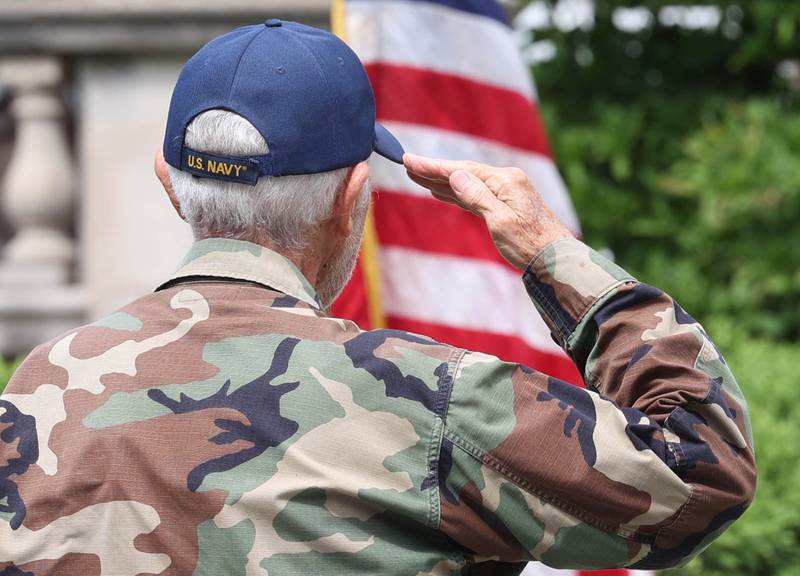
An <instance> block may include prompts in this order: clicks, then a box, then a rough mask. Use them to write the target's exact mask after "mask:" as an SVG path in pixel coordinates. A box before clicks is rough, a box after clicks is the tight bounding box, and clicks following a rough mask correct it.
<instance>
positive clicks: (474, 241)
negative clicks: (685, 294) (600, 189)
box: [332, 0, 633, 576]
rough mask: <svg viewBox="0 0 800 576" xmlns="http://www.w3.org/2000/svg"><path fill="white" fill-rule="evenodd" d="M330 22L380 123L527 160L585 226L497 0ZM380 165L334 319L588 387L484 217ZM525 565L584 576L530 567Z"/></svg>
mask: <svg viewBox="0 0 800 576" xmlns="http://www.w3.org/2000/svg"><path fill="white" fill-rule="evenodd" d="M333 27H334V31H335V32H337V33H339V34H340V35H341V36H343V37H344V38H345V39H346V40H347V41H348V43H349V44H350V46H351V47H352V48H353V49H354V50H355V52H356V53H357V54H358V55H359V57H360V58H361V60H362V62H364V64H365V66H366V68H367V72H368V74H369V76H370V79H371V81H372V85H373V88H374V90H375V96H376V100H377V106H378V108H377V114H378V119H379V120H380V121H381V123H382V124H384V125H385V126H386V127H387V128H389V129H390V130H391V131H392V132H393V133H394V134H395V135H396V136H397V137H398V139H399V140H400V141H401V143H402V144H403V145H404V147H405V148H406V150H408V151H409V152H414V153H415V154H422V155H425V156H433V157H437V158H451V159H469V160H476V161H479V162H485V163H488V164H493V165H497V166H518V167H520V168H523V169H524V170H525V171H526V172H527V173H528V175H529V176H530V178H531V180H532V181H533V182H534V184H535V185H536V187H537V188H538V190H539V192H540V193H541V194H542V195H543V196H544V198H545V199H546V200H547V202H548V204H549V205H550V206H551V207H552V208H553V210H554V211H555V212H556V214H557V215H558V216H559V217H560V218H561V220H562V221H563V222H564V223H565V224H566V225H567V226H568V227H569V228H570V229H571V230H572V231H573V232H574V233H575V234H580V225H579V222H578V218H577V216H576V214H575V210H574V207H573V205H572V202H571V200H570V197H569V194H568V192H567V189H566V187H565V185H564V182H563V180H562V179H561V176H560V175H559V173H558V170H557V168H556V166H555V163H554V161H553V156H552V152H551V149H550V146H549V144H548V140H547V135H546V132H545V129H544V125H543V123H542V119H541V115H540V112H539V107H538V99H537V93H536V87H535V85H534V82H533V78H532V76H531V73H530V70H529V69H528V67H527V66H526V65H525V63H524V62H523V60H522V58H521V55H520V52H519V48H518V46H517V44H516V41H515V38H514V36H513V34H512V30H511V27H510V26H509V22H508V20H507V16H506V13H505V10H504V9H503V8H502V7H501V6H500V5H499V4H498V3H497V2H495V0H424V1H422V0H347V2H344V1H343V0H342V1H341V2H337V1H336V0H334V10H333ZM371 174H372V183H373V185H374V186H375V197H374V203H373V206H372V208H371V214H370V218H369V220H368V229H367V234H366V238H365V247H364V251H363V252H362V256H361V259H360V262H359V268H358V269H357V271H356V273H355V274H354V277H353V281H352V282H351V283H350V284H349V285H348V287H347V289H346V290H345V292H344V293H343V294H342V296H341V297H340V299H339V300H338V301H337V303H336V305H335V306H334V308H333V311H332V312H333V314H334V315H336V316H340V317H346V318H351V319H353V320H355V321H356V322H357V323H358V324H359V325H361V326H362V327H373V328H374V327H390V328H397V329H402V330H408V331H411V332H416V333H420V334H425V335H427V336H430V337H432V338H435V339H437V340H440V341H442V342H447V343H450V344H453V345H456V346H459V347H463V348H468V349H471V350H479V351H482V352H486V353H489V354H494V355H496V356H499V357H500V358H502V359H504V360H511V361H516V362H521V363H523V364H526V365H529V366H532V367H534V368H536V369H538V370H541V371H544V372H548V373H550V374H552V375H553V376H557V377H559V378H562V379H565V380H568V381H571V382H573V383H575V384H577V385H582V380H581V377H580V375H579V373H578V371H577V369H576V368H575V366H574V365H573V364H572V362H571V361H570V360H569V359H568V358H567V356H566V355H565V354H564V353H563V351H562V350H561V349H560V348H559V347H558V345H556V344H555V343H554V342H553V340H552V339H551V337H550V333H549V330H548V329H547V327H546V326H545V324H544V322H543V320H542V319H541V317H540V316H539V315H538V313H537V312H536V311H535V309H534V307H533V305H532V304H531V302H530V299H529V297H528V295H527V293H526V292H525V289H524V287H523V285H522V282H521V280H520V272H519V271H518V270H516V269H514V268H512V267H511V266H510V265H508V264H507V263H506V262H505V261H504V260H503V259H502V257H501V256H500V255H499V254H498V253H497V250H496V249H495V247H494V245H493V244H492V241H491V239H490V238H489V235H488V233H487V231H486V227H485V225H484V224H483V222H482V220H480V219H479V218H478V217H476V216H473V215H472V214H469V213H467V212H464V211H463V210H460V209H459V208H457V207H454V206H452V205H448V204H444V203H441V202H438V201H437V200H435V199H433V198H432V197H431V195H430V193H429V192H428V191H427V190H425V189H423V188H421V187H419V186H417V185H416V184H415V183H413V182H412V181H411V180H410V179H409V178H408V177H407V176H406V173H405V170H404V169H403V168H402V167H400V166H397V165H394V164H392V163H390V162H388V161H383V160H382V159H376V160H374V162H373V163H372V165H371ZM524 574H525V575H527V576H532V575H545V574H547V575H555V574H561V575H564V574H567V575H569V574H579V573H576V572H572V571H555V570H550V569H548V568H546V567H544V566H542V565H540V564H531V565H530V566H529V567H528V568H527V569H526V571H525V572H524ZM594 574H616V575H619V574H633V572H628V571H625V570H621V571H605V572H595V573H594Z"/></svg>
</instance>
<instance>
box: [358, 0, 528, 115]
mask: <svg viewBox="0 0 800 576" xmlns="http://www.w3.org/2000/svg"><path fill="white" fill-rule="evenodd" d="M347 35H348V39H349V41H350V46H351V47H352V48H353V50H355V52H356V54H358V56H359V58H361V61H362V62H363V63H364V64H371V63H374V62H380V63H383V64H396V65H401V66H410V67H412V68H422V69H426V70H433V71H435V72H440V73H444V74H453V75H456V76H462V77H465V78H469V79H471V80H474V81H476V82H483V83H486V84H491V85H494V86H499V87H502V88H507V89H509V90H513V91H515V92H519V93H520V94H523V95H525V96H527V97H528V98H530V99H535V98H536V88H535V86H534V84H533V78H532V76H531V74H530V71H529V70H528V68H527V66H526V65H525V64H524V62H523V61H522V58H521V56H520V52H519V47H518V46H517V44H516V42H515V39H514V35H513V34H512V33H511V30H510V29H509V28H507V27H506V26H504V25H502V24H500V23H499V22H498V21H496V20H493V19H492V18H487V17H485V16H479V15H477V14H470V13H468V12H464V11H461V10H455V9H453V8H448V7H446V6H442V5H438V4H429V3H425V2H403V1H402V0H374V1H370V2H350V3H349V4H348V5H347Z"/></svg>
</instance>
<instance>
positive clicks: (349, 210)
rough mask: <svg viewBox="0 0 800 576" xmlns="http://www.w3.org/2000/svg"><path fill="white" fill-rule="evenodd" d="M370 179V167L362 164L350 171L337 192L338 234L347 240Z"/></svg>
mask: <svg viewBox="0 0 800 576" xmlns="http://www.w3.org/2000/svg"><path fill="white" fill-rule="evenodd" d="M368 178H369V165H368V164H367V163H366V162H360V163H358V164H356V165H355V166H353V167H352V168H351V169H350V173H349V174H348V176H347V179H346V180H345V182H344V184H343V185H342V187H341V188H339V190H338V192H336V204H335V206H334V221H335V222H334V223H335V226H336V234H337V235H338V236H339V237H341V238H346V237H348V236H350V234H351V233H352V232H353V210H354V209H355V206H356V203H357V202H358V199H359V198H360V197H361V194H362V193H363V192H364V186H366V184H367V179H368Z"/></svg>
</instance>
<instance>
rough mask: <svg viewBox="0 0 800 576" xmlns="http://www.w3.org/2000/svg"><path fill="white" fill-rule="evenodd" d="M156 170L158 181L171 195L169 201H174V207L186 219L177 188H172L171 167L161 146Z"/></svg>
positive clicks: (168, 194) (157, 153)
mask: <svg viewBox="0 0 800 576" xmlns="http://www.w3.org/2000/svg"><path fill="white" fill-rule="evenodd" d="M155 170H156V176H157V177H158V181H159V182H161V185H162V186H163V187H164V191H165V192H166V193H167V196H169V201H170V202H171V203H172V207H173V208H175V211H176V212H177V213H178V216H180V217H181V218H182V219H183V220H186V218H184V217H183V212H182V211H181V204H180V202H178V197H177V196H176V195H175V190H174V189H173V188H172V178H170V176H169V168H168V167H167V161H166V160H164V151H163V150H162V149H161V148H159V149H158V152H156V161H155Z"/></svg>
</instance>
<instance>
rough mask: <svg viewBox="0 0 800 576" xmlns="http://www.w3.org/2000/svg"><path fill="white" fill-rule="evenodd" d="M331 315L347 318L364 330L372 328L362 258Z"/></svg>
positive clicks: (332, 307)
mask: <svg viewBox="0 0 800 576" xmlns="http://www.w3.org/2000/svg"><path fill="white" fill-rule="evenodd" d="M329 313H330V315H331V316H332V317H334V318H347V319H348V320H352V321H353V322H355V323H356V324H357V325H358V327H359V328H361V329H362V330H369V329H370V328H372V326H370V324H369V310H368V309H367V284H366V282H364V269H363V268H362V267H361V256H359V257H358V262H357V263H356V267H355V270H353V276H352V277H351V278H350V282H348V283H347V286H345V287H344V290H343V291H342V293H341V295H340V296H339V298H337V299H336V302H334V303H333V306H331V308H330V310H329Z"/></svg>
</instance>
